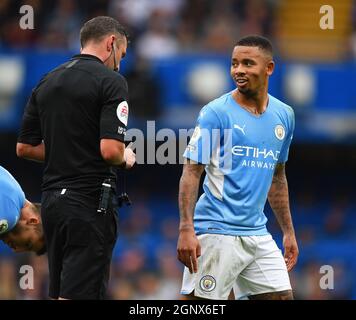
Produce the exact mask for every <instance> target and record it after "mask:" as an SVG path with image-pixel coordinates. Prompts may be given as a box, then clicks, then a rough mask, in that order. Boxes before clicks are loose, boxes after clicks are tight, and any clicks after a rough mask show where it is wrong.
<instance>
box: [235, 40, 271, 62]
mask: <svg viewBox="0 0 356 320" xmlns="http://www.w3.org/2000/svg"><path fill="white" fill-rule="evenodd" d="M236 46H245V47H258V48H260V49H262V50H264V51H265V52H266V53H268V54H269V55H270V56H271V57H273V47H272V43H271V41H269V40H268V39H267V38H265V37H262V36H258V35H249V36H246V37H243V38H241V39H240V40H239V41H237V43H236Z"/></svg>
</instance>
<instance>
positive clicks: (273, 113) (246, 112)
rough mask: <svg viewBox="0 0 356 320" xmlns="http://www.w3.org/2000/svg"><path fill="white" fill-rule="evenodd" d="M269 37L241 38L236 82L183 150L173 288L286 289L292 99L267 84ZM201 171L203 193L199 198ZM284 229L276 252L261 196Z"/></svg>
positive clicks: (215, 293) (294, 253)
mask: <svg viewBox="0 0 356 320" xmlns="http://www.w3.org/2000/svg"><path fill="white" fill-rule="evenodd" d="M273 70H274V62H273V53H272V45H271V43H270V42H269V40H268V39H266V38H264V37H260V36H247V37H244V38H242V39H241V40H239V42H238V43H237V45H236V46H235V48H234V50H233V53H232V60H231V76H232V78H233V80H234V81H235V83H236V86H237V88H236V89H235V90H233V91H231V92H229V93H227V94H225V95H223V96H221V97H219V98H217V99H216V100H214V101H212V102H210V103H208V104H207V105H206V106H205V107H204V108H203V109H202V110H201V112H200V115H199V118H198V121H197V125H196V128H195V131H194V134H193V136H192V138H191V140H190V142H189V145H188V147H187V149H186V151H185V153H184V157H185V158H186V159H187V162H186V164H185V165H184V167H183V174H182V177H181V180H180V186H179V209H180V226H179V239H178V246H177V251H178V259H179V260H180V261H181V262H182V263H183V264H184V265H185V270H184V274H183V284H182V290H181V293H182V294H184V295H187V296H189V297H191V298H192V297H197V298H205V299H227V298H228V296H229V294H230V292H231V290H232V288H233V289H234V293H235V297H236V298H244V297H248V298H249V299H293V294H292V289H291V285H290V280H289V276H288V271H290V270H291V269H292V268H293V266H294V265H295V264H296V262H297V257H298V252H299V251H298V245H297V241H296V237H295V232H294V228H293V223H292V218H291V213H290V207H289V195H288V184H287V179H286V174H285V162H286V161H287V159H288V152H289V146H290V144H291V140H292V137H293V131H294V113H293V110H292V108H290V107H289V106H287V105H286V104H284V103H283V102H281V101H279V100H278V99H276V98H274V97H273V96H271V95H269V94H268V78H269V76H270V75H271V74H272V73H273ZM204 169H205V171H206V177H205V180H204V186H203V188H204V193H203V194H202V195H201V196H200V198H199V200H198V201H197V196H198V190H199V182H200V178H201V175H202V173H203V171H204ZM267 198H268V201H269V203H270V206H271V208H272V209H273V212H274V214H275V216H276V218H277V220H278V223H279V225H280V227H281V229H282V231H283V246H284V258H283V255H282V253H281V250H279V248H278V247H277V245H276V243H275V241H274V240H273V239H272V236H271V235H270V234H269V232H268V231H267V229H266V222H267V218H266V216H265V214H264V212H263V211H264V206H265V203H266V200H267Z"/></svg>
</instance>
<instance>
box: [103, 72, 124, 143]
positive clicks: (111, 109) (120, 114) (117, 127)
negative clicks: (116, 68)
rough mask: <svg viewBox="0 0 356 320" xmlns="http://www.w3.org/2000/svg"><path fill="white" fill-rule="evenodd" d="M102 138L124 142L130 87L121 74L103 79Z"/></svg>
mask: <svg viewBox="0 0 356 320" xmlns="http://www.w3.org/2000/svg"><path fill="white" fill-rule="evenodd" d="M102 90H103V92H102V97H103V101H102V109H101V115H100V139H115V140H119V141H122V142H124V139H125V134H126V128H127V121H128V117H129V106H128V88H127V82H126V80H125V78H124V77H123V76H121V75H119V74H117V75H115V76H114V77H110V78H106V79H104V80H103V85H102Z"/></svg>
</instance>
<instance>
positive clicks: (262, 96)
mask: <svg viewBox="0 0 356 320" xmlns="http://www.w3.org/2000/svg"><path fill="white" fill-rule="evenodd" d="M233 98H234V99H235V100H236V101H237V103H238V104H239V105H240V106H242V107H243V108H244V109H246V110H247V111H249V112H251V113H252V114H254V115H261V114H262V113H264V112H265V111H266V109H267V105H268V93H267V90H264V91H259V92H258V93H257V94H255V95H247V94H243V93H241V92H240V91H239V90H238V89H236V90H234V92H233Z"/></svg>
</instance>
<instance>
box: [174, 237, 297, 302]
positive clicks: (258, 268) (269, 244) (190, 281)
mask: <svg viewBox="0 0 356 320" xmlns="http://www.w3.org/2000/svg"><path fill="white" fill-rule="evenodd" d="M198 239H199V242H200V245H201V249H202V255H201V256H200V257H199V258H198V272H197V273H193V274H191V273H190V272H189V269H188V268H187V267H185V268H184V273H183V282H182V289H181V294H190V293H191V292H192V291H193V290H194V295H195V296H196V297H200V298H205V299H213V300H226V299H227V298H228V296H229V294H230V292H231V289H232V288H233V289H234V294H235V299H243V298H246V297H248V296H250V295H256V294H262V293H269V292H278V291H285V290H291V285H290V281H289V276H288V271H287V267H286V264H285V261H284V258H283V256H282V252H281V250H280V249H279V248H278V246H277V244H276V242H275V241H274V240H273V239H272V236H271V235H265V236H228V235H220V234H202V235H199V236H198Z"/></svg>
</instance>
